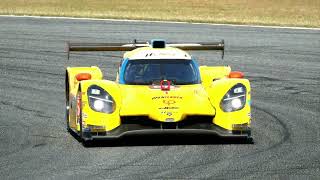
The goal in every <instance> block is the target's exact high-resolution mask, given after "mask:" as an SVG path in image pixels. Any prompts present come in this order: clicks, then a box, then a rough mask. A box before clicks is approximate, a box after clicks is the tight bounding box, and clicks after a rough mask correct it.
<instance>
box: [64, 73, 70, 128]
mask: <svg viewBox="0 0 320 180" xmlns="http://www.w3.org/2000/svg"><path fill="white" fill-rule="evenodd" d="M69 92H70V91H69V75H68V71H66V76H65V93H66V112H65V113H66V114H65V116H66V117H65V120H66V126H67V131H68V132H70V131H71V128H70V124H69V114H70V104H69Z"/></svg>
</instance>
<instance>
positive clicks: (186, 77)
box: [124, 59, 200, 85]
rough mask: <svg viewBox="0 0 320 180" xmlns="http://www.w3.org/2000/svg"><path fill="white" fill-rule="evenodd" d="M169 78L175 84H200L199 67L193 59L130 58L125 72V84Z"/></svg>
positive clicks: (154, 81) (153, 82) (149, 82)
mask: <svg viewBox="0 0 320 180" xmlns="http://www.w3.org/2000/svg"><path fill="white" fill-rule="evenodd" d="M161 80H169V81H171V84H173V85H184V84H199V83H200V77H199V72H198V69H197V68H196V67H195V65H194V63H193V62H192V60H178V59H167V60H164V59H159V60H130V61H129V62H128V64H127V66H126V69H125V73H124V81H125V84H139V85H142V84H143V85H152V84H159V83H160V81H161Z"/></svg>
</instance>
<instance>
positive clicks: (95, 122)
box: [80, 80, 121, 132]
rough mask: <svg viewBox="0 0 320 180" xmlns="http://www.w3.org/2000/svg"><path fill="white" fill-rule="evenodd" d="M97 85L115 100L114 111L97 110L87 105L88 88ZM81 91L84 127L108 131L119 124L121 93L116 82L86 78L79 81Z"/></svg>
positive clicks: (93, 130)
mask: <svg viewBox="0 0 320 180" xmlns="http://www.w3.org/2000/svg"><path fill="white" fill-rule="evenodd" d="M92 85H97V86H100V87H101V88H103V89H104V90H105V91H107V92H108V93H109V94H110V95H111V96H112V98H113V100H114V101H115V111H114V112H113V113H111V114H107V113H102V112H97V111H94V110H93V109H91V107H90V105H89V97H88V94H87V92H88V88H89V87H90V86H92ZM80 89H81V93H82V113H83V114H82V117H83V120H82V121H83V122H84V124H85V127H87V128H90V129H91V131H92V132H95V131H97V132H98V131H102V132H105V131H110V130H112V129H114V128H116V127H118V126H119V125H120V116H119V111H120V106H121V94H120V89H119V86H118V84H117V83H115V82H113V81H108V80H87V81H83V82H80Z"/></svg>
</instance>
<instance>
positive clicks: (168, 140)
mask: <svg viewBox="0 0 320 180" xmlns="http://www.w3.org/2000/svg"><path fill="white" fill-rule="evenodd" d="M77 140H78V141H79V142H82V143H83V145H84V146H85V147H115V146H174V145H219V144H253V141H252V140H248V139H235V138H221V137H216V136H208V135H205V136H199V135H198V136H183V135H178V136H177V135H174V136H173V135H161V136H160V135H157V136H128V137H123V138H119V139H116V140H94V141H89V142H83V141H81V140H80V139H79V138H77Z"/></svg>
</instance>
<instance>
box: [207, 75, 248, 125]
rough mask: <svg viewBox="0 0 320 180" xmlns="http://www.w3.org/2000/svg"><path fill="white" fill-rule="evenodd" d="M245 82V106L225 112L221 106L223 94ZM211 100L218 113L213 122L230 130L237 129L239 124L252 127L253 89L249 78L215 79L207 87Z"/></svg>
mask: <svg viewBox="0 0 320 180" xmlns="http://www.w3.org/2000/svg"><path fill="white" fill-rule="evenodd" d="M238 83H241V84H243V85H244V86H245V87H246V89H247V92H246V102H245V107H244V108H243V109H241V110H238V111H234V112H224V111H223V110H222V108H221V107H220V103H221V100H222V99H223V96H224V95H225V94H226V93H227V92H228V91H229V90H230V89H231V88H232V87H233V86H234V85H236V84H238ZM206 91H207V92H208V95H209V98H210V101H211V103H212V105H213V106H214V107H215V109H216V115H215V118H214V119H213V123H215V124H216V125H218V126H220V127H223V128H225V129H228V130H235V129H236V127H237V125H243V124H245V125H247V126H248V127H250V119H251V107H250V104H251V89H250V82H249V80H247V79H229V78H222V79H220V80H215V81H213V82H212V83H211V85H210V86H208V87H207V88H206Z"/></svg>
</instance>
